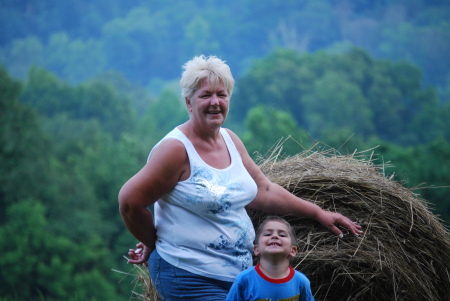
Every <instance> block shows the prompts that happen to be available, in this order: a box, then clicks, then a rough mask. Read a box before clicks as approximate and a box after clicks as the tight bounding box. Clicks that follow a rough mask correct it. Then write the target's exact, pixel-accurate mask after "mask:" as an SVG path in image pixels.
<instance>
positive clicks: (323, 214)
mask: <svg viewBox="0 0 450 301" xmlns="http://www.w3.org/2000/svg"><path fill="white" fill-rule="evenodd" d="M229 132H230V135H231V137H232V139H233V142H234V143H235V145H236V147H237V149H238V151H239V154H240V155H241V157H242V161H243V163H244V166H245V168H246V169H247V171H248V172H249V174H250V175H251V176H252V178H253V180H254V181H255V182H256V185H257V187H258V192H257V194H256V197H255V199H254V200H253V201H252V202H251V203H250V204H249V207H250V208H254V209H258V210H261V211H264V212H267V213H271V214H277V215H294V216H299V217H306V218H311V219H314V220H317V221H318V222H320V223H321V224H322V225H323V226H324V227H326V228H327V229H329V230H330V231H331V232H332V233H334V234H335V235H337V236H340V237H342V236H343V233H342V231H341V230H340V229H339V228H338V226H343V227H344V228H346V229H348V231H350V233H352V234H353V235H359V234H361V233H362V231H361V226H359V225H357V224H355V223H354V222H352V221H351V220H350V219H348V218H347V217H345V216H343V215H342V214H340V213H337V212H330V211H326V210H323V209H322V208H320V207H319V206H317V205H316V204H313V203H311V202H309V201H306V200H304V199H302V198H299V197H297V196H295V195H294V194H292V193H290V192H289V191H288V190H286V189H284V188H283V187H281V186H280V185H278V184H275V183H273V182H271V181H270V180H269V179H268V178H267V177H266V176H265V175H264V173H263V172H262V171H261V169H260V168H259V166H258V165H256V163H255V162H254V161H253V160H252V158H251V157H250V155H249V154H248V152H247V150H246V149H245V146H244V144H243V143H242V141H241V140H240V139H239V137H237V135H236V134H234V133H233V132H231V131H229Z"/></svg>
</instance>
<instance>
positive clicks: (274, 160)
mask: <svg viewBox="0 0 450 301" xmlns="http://www.w3.org/2000/svg"><path fill="white" fill-rule="evenodd" d="M278 150H280V149H276V150H275V151H274V154H275V155H271V156H269V157H268V158H261V159H260V160H259V163H258V164H259V166H260V167H261V169H262V171H263V172H264V173H265V174H266V175H267V176H268V177H269V178H270V179H271V180H272V181H273V182H275V183H278V184H280V185H281V186H283V187H285V188H286V189H287V190H289V191H290V192H291V193H293V194H295V195H297V196H299V197H301V198H304V199H308V200H310V201H312V202H314V203H316V204H318V205H319V206H320V207H322V208H324V209H326V210H330V211H337V212H340V213H342V214H344V215H346V216H348V217H349V218H350V219H352V220H354V221H358V222H359V223H360V224H361V225H362V226H363V230H364V234H363V235H362V236H360V237H353V236H352V235H345V236H344V238H343V239H338V238H337V237H336V236H334V235H333V234H331V233H330V232H329V231H328V230H326V229H324V228H323V227H322V226H321V225H320V224H319V223H317V222H315V221H312V220H309V219H302V218H294V217H286V218H287V219H288V220H289V221H290V222H291V223H292V224H293V225H294V227H295V230H296V233H297V238H298V247H299V252H298V256H296V257H295V258H294V259H293V261H292V265H293V266H294V267H295V268H296V269H298V270H300V271H302V272H303V273H305V274H306V275H307V276H308V278H309V279H310V281H311V286H312V291H313V294H314V296H315V298H316V300H317V301H331V300H339V301H342V300H363V301H386V300H398V301H405V300H414V301H421V300H427V301H430V300H433V301H436V300H440V301H448V300H450V234H449V232H448V231H447V230H446V228H445V227H444V226H443V223H442V221H441V220H440V219H439V218H438V217H437V216H435V215H433V214H432V213H431V212H430V210H429V209H428V207H427V204H426V202H425V201H424V200H422V199H420V198H419V197H418V196H417V195H416V194H414V192H413V190H410V189H407V188H405V187H404V186H403V185H401V184H400V183H398V182H395V181H393V180H392V179H390V178H386V177H385V176H384V175H383V167H384V166H383V165H380V166H377V165H375V164H373V161H372V159H371V157H369V158H365V156H364V155H363V154H353V155H349V156H341V155H338V154H336V153H335V152H334V151H333V150H330V151H328V152H325V151H323V150H321V151H313V150H311V149H309V150H306V151H304V152H303V153H301V154H298V155H296V156H293V157H290V158H284V159H279V156H277V151H278ZM249 214H250V217H251V218H252V221H253V223H254V225H255V227H256V226H257V225H258V224H259V223H260V221H261V219H263V218H264V216H265V214H264V213H262V212H259V211H249ZM344 233H345V231H344ZM141 272H142V271H141ZM138 282H141V283H143V284H144V285H143V287H142V288H143V291H144V293H141V294H135V297H136V300H143V301H156V300H160V299H159V298H158V296H157V294H156V293H155V290H154V288H153V286H152V285H151V282H150V281H148V273H147V272H146V273H140V275H139V277H138Z"/></svg>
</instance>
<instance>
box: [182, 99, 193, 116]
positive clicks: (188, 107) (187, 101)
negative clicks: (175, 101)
mask: <svg viewBox="0 0 450 301" xmlns="http://www.w3.org/2000/svg"><path fill="white" fill-rule="evenodd" d="M184 101H185V102H186V109H187V110H188V112H192V103H191V100H190V99H189V98H187V97H185V98H184Z"/></svg>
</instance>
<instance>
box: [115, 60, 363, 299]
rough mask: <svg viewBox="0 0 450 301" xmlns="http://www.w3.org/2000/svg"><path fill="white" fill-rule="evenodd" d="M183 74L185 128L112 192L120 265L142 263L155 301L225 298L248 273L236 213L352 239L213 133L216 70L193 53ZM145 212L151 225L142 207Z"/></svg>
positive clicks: (223, 84) (230, 136) (222, 82)
mask: <svg viewBox="0 0 450 301" xmlns="http://www.w3.org/2000/svg"><path fill="white" fill-rule="evenodd" d="M183 68H184V72H183V74H182V77H181V80H180V85H181V88H182V96H183V98H184V99H185V102H186V108H187V110H188V112H189V120H188V121H187V122H185V123H184V124H182V125H179V126H178V127H177V128H175V129H174V130H173V131H171V132H170V133H169V134H168V135H167V136H166V137H164V138H163V139H162V140H161V141H160V142H159V143H158V144H157V145H156V146H155V147H154V148H153V149H152V151H151V153H150V155H149V158H148V161H147V164H146V165H145V166H144V167H143V168H142V169H141V170H140V171H139V172H138V173H137V174H136V175H134V176H133V177H132V178H131V179H130V180H128V182H127V183H125V185H124V186H123V187H122V189H121V190H120V193H119V204H120V213H121V216H122V219H123V221H124V223H125V225H126V227H127V228H128V230H129V231H130V232H131V233H132V234H133V235H134V236H135V237H136V238H137V239H138V240H139V241H140V243H139V244H138V245H137V247H138V249H139V250H138V249H136V250H130V253H129V255H130V258H131V259H130V260H129V262H130V263H134V264H137V263H143V262H146V261H147V260H148V259H149V257H150V259H149V261H148V263H149V269H150V274H151V277H152V280H153V284H154V285H155V287H156V289H157V290H158V292H159V293H160V295H161V297H162V298H163V300H185V299H191V300H203V301H204V300H225V298H226V295H227V292H228V290H229V289H230V287H231V285H232V282H233V280H234V278H235V277H236V276H237V274H238V273H240V272H241V271H243V270H245V269H246V268H248V267H250V266H251V265H252V257H251V254H252V253H251V252H252V247H253V244H252V243H253V241H254V237H255V232H254V229H253V227H252V223H251V221H250V218H249V217H248V215H247V213H246V211H245V206H248V207H250V208H254V209H258V210H262V211H265V212H268V213H272V214H278V215H288V214H291V215H296V216H302V217H307V218H312V219H315V220H317V221H319V222H320V223H321V224H322V225H323V226H325V227H326V228H328V229H329V230H330V231H331V232H333V233H334V234H336V235H338V236H341V237H342V235H343V234H342V232H341V231H340V230H339V228H338V227H337V226H339V225H340V226H343V227H345V228H347V229H348V230H349V232H350V233H352V234H353V235H358V234H360V233H361V231H360V229H361V227H360V226H358V225H356V224H355V223H353V222H351V221H350V220H349V219H348V218H346V217H344V216H342V215H341V214H339V213H333V212H328V211H325V210H322V209H321V208H320V207H318V206H317V205H315V204H313V203H310V202H308V201H305V200H303V199H300V198H298V197H296V196H294V195H293V194H291V193H290V192H289V191H287V190H285V189H284V188H282V187H281V186H279V185H277V184H274V183H272V182H271V181H270V180H269V179H268V178H267V177H266V176H265V175H264V174H263V173H262V171H261V170H260V169H259V167H258V166H257V165H256V164H255V163H254V162H253V160H252V159H251V157H250V156H249V154H248V153H247V151H246V149H245V147H244V145H243V143H242V141H241V140H240V139H239V138H238V137H237V136H236V134H234V133H233V132H232V131H230V130H228V129H224V128H222V127H221V126H222V124H223V123H224V122H225V119H226V117H227V114H228V109H229V105H230V98H231V95H232V91H233V87H234V79H233V77H232V75H231V72H230V69H229V67H228V65H227V64H225V62H223V61H222V60H220V59H218V58H217V57H215V56H210V57H205V56H203V55H202V56H199V57H194V58H193V59H192V60H190V61H188V62H187V63H186V64H185V65H184V66H183ZM153 204H154V205H155V223H154V222H153V216H152V214H151V212H150V211H149V210H148V209H147V208H148V206H150V205H153ZM141 250H142V251H141ZM150 254H151V255H150Z"/></svg>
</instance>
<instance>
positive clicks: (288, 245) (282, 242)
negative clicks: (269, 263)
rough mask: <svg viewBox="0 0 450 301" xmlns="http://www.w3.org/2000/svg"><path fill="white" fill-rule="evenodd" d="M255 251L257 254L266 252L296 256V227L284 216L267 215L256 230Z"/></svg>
mask: <svg viewBox="0 0 450 301" xmlns="http://www.w3.org/2000/svg"><path fill="white" fill-rule="evenodd" d="M254 253H255V255H256V256H259V255H261V254H265V253H267V254H285V255H286V256H287V257H290V256H295V254H296V253H297V243H296V236H295V231H294V228H293V227H292V226H291V225H290V224H289V223H288V222H287V221H286V220H285V219H284V218H282V217H279V216H267V217H266V218H265V219H264V220H263V222H262V223H261V224H260V225H259V227H258V229H257V231H256V239H255V246H254Z"/></svg>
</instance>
